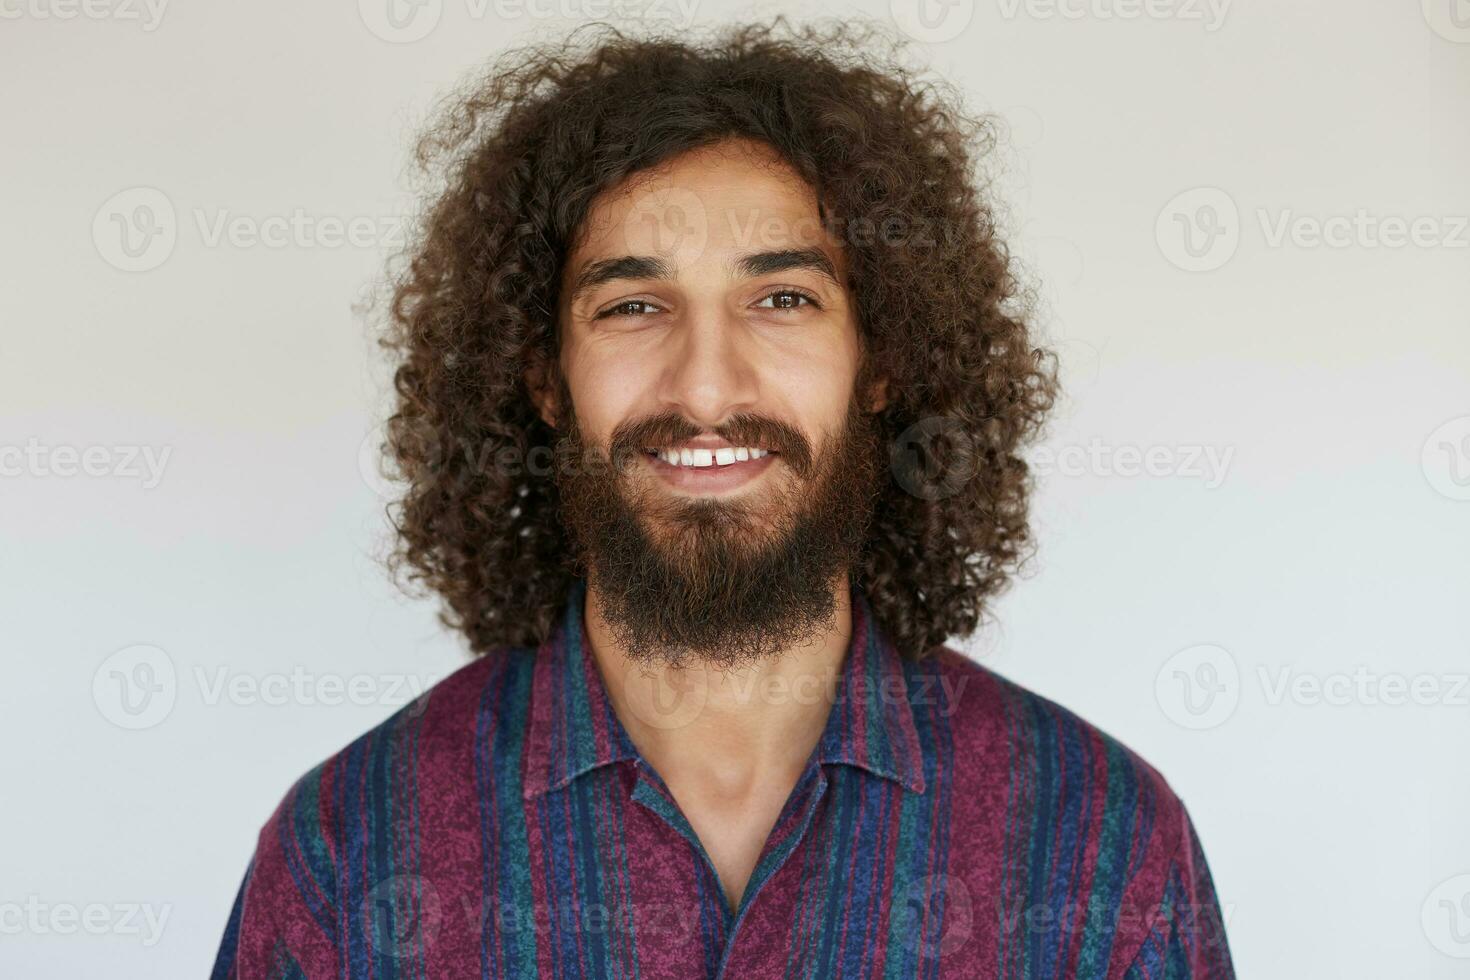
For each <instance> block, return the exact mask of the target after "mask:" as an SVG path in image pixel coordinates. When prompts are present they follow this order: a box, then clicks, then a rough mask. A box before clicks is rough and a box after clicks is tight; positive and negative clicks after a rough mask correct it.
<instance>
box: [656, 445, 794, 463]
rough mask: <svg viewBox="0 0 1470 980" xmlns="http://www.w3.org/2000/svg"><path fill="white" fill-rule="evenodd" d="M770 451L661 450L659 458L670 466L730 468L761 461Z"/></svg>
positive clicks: (727, 448) (744, 448)
mask: <svg viewBox="0 0 1470 980" xmlns="http://www.w3.org/2000/svg"><path fill="white" fill-rule="evenodd" d="M769 452H770V450H767V449H752V448H751V447H749V446H724V447H721V448H719V449H714V450H710V449H660V450H659V451H658V454H657V455H658V458H659V459H661V460H663V461H664V462H665V463H668V464H669V465H670V466H701V467H702V466H729V465H730V464H731V463H743V462H745V461H746V460H751V459H760V458H761V457H762V456H765V455H767V454H768V453H769Z"/></svg>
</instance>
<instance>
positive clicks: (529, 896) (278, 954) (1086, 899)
mask: <svg viewBox="0 0 1470 980" xmlns="http://www.w3.org/2000/svg"><path fill="white" fill-rule="evenodd" d="M585 593H586V585H585V582H582V581H578V582H577V583H576V584H575V586H574V587H573V589H572V590H571V593H570V595H569V597H568V601H567V606H566V611H565V613H564V614H563V616H562V617H561V620H560V622H559V624H558V626H557V627H556V629H555V630H554V631H553V633H552V635H551V636H550V637H548V639H547V641H546V642H545V643H543V644H542V645H541V647H540V648H539V649H535V650H532V649H504V650H500V651H496V652H494V653H493V654H492V655H490V656H487V657H483V658H481V659H478V660H476V661H475V662H473V663H471V664H469V665H468V666H465V667H464V668H462V669H460V670H459V671H457V672H456V673H454V674H452V675H451V676H449V677H448V678H446V679H444V680H442V681H440V682H439V683H438V684H436V685H435V686H434V687H433V688H431V689H430V690H429V691H428V692H426V693H425V694H424V695H423V696H422V697H420V698H419V699H418V700H416V701H415V702H413V703H411V704H409V705H407V706H405V707H404V708H403V709H401V710H400V711H398V712H397V713H396V714H395V715H393V716H392V717H391V718H389V719H388V720H387V721H385V722H384V723H382V724H381V725H379V726H378V727H376V728H374V729H372V730H371V731H369V732H368V733H366V734H365V735H363V736H362V737H360V738H358V739H357V740H356V741H354V742H352V743H351V744H350V745H348V746H347V747H346V748H345V749H343V750H342V751H340V752H339V753H337V754H336V755H334V756H332V757H331V758H329V759H327V760H326V761H325V762H323V763H321V764H320V765H318V766H317V767H316V768H314V769H312V770H311V771H310V772H308V773H306V774H305V775H304V776H302V777H301V778H300V779H299V780H298V781H297V782H296V783H295V784H294V785H293V786H292V787H291V789H290V790H289V791H288V792H287V793H286V795H285V797H284V799H282V801H281V802H280V804H279V805H278V806H277V808H276V810H275V812H274V813H273V814H272V815H271V817H270V818H269V820H268V821H267V822H266V823H265V825H264V827H263V828H262V830H261V832H260V835H259V839H258V841H257V843H256V849H255V853H254V855H253V856H252V858H251V860H250V863H249V865H248V867H247V869H246V872H245V874H244V879H243V881H242V882H241V885H240V888H239V892H238V894H237V896H236V899H235V904H234V909H233V911H232V912H231V915H230V918H229V921H228V923H227V925H226V927H225V932H224V937H223V941H222V942H221V945H220V949H219V954H218V959H217V961H216V964H215V967H214V974H213V975H214V976H215V977H217V978H231V977H238V978H250V980H254V978H285V977H311V978H328V977H333V978H337V977H341V978H358V977H363V978H368V977H371V978H374V980H387V978H396V977H403V978H422V977H435V978H437V977H456V978H457V977H482V978H497V977H548V978H563V977H565V978H571V977H597V978H603V977H613V978H623V977H642V978H649V980H689V978H695V977H711V978H712V977H731V978H766V977H770V978H777V977H780V978H787V977H791V978H795V977H812V978H818V977H819V978H828V977H875V978H876V977H881V978H892V977H926V978H937V977H957V978H966V980H970V978H980V977H1006V978H1010V977H1038V978H1039V977H1088V978H1092V977H1097V978H1104V977H1106V978H1129V980H1143V978H1162V977H1168V978H1186V977H1187V978H1221V977H1224V978H1229V977H1233V975H1234V974H1233V971H1232V968H1231V963H1230V955H1229V950H1228V946H1227V943H1226V938H1225V931H1224V926H1223V916H1222V915H1221V910H1220V908H1219V905H1218V903H1217V900H1216V896H1215V892H1214V887H1213V884H1212V882H1211V878H1210V872H1209V869H1208V867H1207V866H1206V864H1205V857H1204V853H1203V851H1202V850H1201V848H1200V842H1199V839H1198V837H1197V836H1196V834H1195V831H1194V827H1193V825H1192V824H1191V822H1190V818H1189V815H1188V814H1187V812H1186V811H1185V808H1184V806H1183V804H1182V803H1181V802H1180V800H1179V799H1178V797H1176V796H1175V794H1174V793H1173V792H1172V791H1171V790H1170V788H1169V786H1168V785H1167V784H1166V783H1165V781H1164V779H1163V778H1162V777H1161V776H1160V775H1159V774H1158V773H1157V772H1156V771H1155V770H1154V769H1153V768H1152V767H1151V766H1149V765H1148V763H1146V762H1144V761H1143V760H1142V759H1140V758H1139V757H1138V756H1137V755H1135V754H1133V752H1131V751H1130V750H1129V749H1128V748H1126V747H1125V746H1123V745H1122V744H1120V743H1119V742H1117V741H1116V740H1114V739H1112V738H1111V737H1109V736H1108V735H1106V734H1104V733H1102V732H1100V731H1099V730H1097V729H1096V728H1094V727H1092V726H1091V725H1089V724H1087V723H1086V722H1084V721H1082V720H1081V719H1079V718H1078V717H1077V716H1075V715H1073V714H1072V713H1070V712H1069V711H1067V710H1066V709H1064V708H1061V707H1059V706H1058V705H1056V704H1054V703H1052V702H1050V701H1048V700H1046V699H1044V698H1042V697H1040V696H1038V695H1036V694H1033V693H1031V692H1029V691H1027V690H1025V689H1023V688H1021V687H1019V686H1017V685H1016V684H1014V683H1012V682H1010V681H1007V680H1005V679H1004V678H1002V677H1000V676H999V675H997V674H994V673H992V672H991V671H989V670H987V669H986V668H984V667H982V666H980V665H978V664H976V663H974V662H973V661H971V660H969V659H968V658H966V657H965V656H963V655H962V654H960V653H958V652H956V651H954V650H952V649H950V648H948V647H943V648H941V649H940V650H938V651H936V652H935V654H934V655H932V656H931V657H929V658H928V659H925V660H923V661H917V662H916V661H912V660H907V659H904V658H902V657H901V656H900V655H899V654H898V653H897V651H896V650H895V649H894V648H893V647H892V645H890V643H889V642H888V641H887V640H886V639H885V638H884V636H883V634H882V632H881V630H879V629H878V628H877V627H876V625H875V623H874V620H873V618H872V610H871V608H870V606H869V604H868V602H867V600H866V598H865V597H864V596H863V594H862V592H861V591H860V590H858V589H857V588H854V589H853V591H852V594H851V598H852V613H853V620H852V626H853V629H852V640H851V645H850V647H849V650H848V655H847V658H846V660H845V661H844V665H843V668H842V671H841V675H840V678H839V683H838V686H837V689H836V694H837V696H836V699H835V700H834V702H833V707H832V709H831V711H830V713H829V715H828V718H827V722H826V727H825V729H824V731H823V733H822V735H821V738H820V741H819V742H818V744H817V746H816V749H815V750H814V751H813V753H812V755H811V758H810V759H809V761H808V763H807V766H806V768H805V770H804V772H803V773H802V775H801V776H800V777H799V779H798V781H797V784H796V786H795V788H794V789H793V790H792V792H791V794H790V797H789V798H788V799H787V801H786V803H785V806H784V808H783V809H782V811H781V813H780V816H779V817H778V818H777V820H776V823H775V826H774V827H773V828H772V830H771V832H770V835H769V837H768V838H767V840H766V842H765V845H764V849H763V850H762V852H761V854H760V857H759V859H758V861H757V863H756V866H755V869H754V871H753V872H752V874H751V876H750V879H749V882H748V884H747V886H746V888H745V891H744V894H743V896H742V898H741V901H740V906H739V908H730V907H729V904H728V902H727V900H726V898H725V894H724V891H723V889H722V888H721V885H720V882H719V879H718V876H717V875H716V873H715V870H714V866H713V865H712V864H711V862H710V860H709V858H708V856H707V854H706V853H705V851H704V849H703V848H702V847H701V845H700V842H699V839H698V838H697V837H696V835H695V834H694V831H693V830H692V828H691V826H690V824H689V821H688V820H687V819H686V818H685V817H684V815H683V814H682V813H681V812H680V810H679V807H678V805H677V804H676V803H675V802H674V798H673V796H672V795H671V794H670V792H669V790H668V787H667V786H666V785H665V784H664V782H663V780H662V779H660V778H659V775H658V773H657V772H655V771H654V770H653V769H652V768H651V767H650V766H649V765H648V764H647V763H646V762H645V761H644V760H643V759H642V758H641V757H640V755H639V753H638V750H637V749H636V748H635V747H634V745H633V743H632V742H631V741H630V739H629V737H628V735H627V732H626V731H625V730H624V728H623V726H622V724H621V723H620V722H619V720H618V718H617V716H616V715H615V713H614V712H613V709H612V707H611V703H610V700H609V698H608V696H607V691H606V689H605V687H604V685H603V681H602V677H601V674H600V672H599V671H598V669H597V667H596V664H595V662H594V661H593V659H592V657H591V656H590V655H589V652H588V645H587V634H586V631H585V627H584V625H583V621H582V607H583V599H584V597H585Z"/></svg>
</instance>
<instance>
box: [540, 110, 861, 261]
mask: <svg viewBox="0 0 1470 980" xmlns="http://www.w3.org/2000/svg"><path fill="white" fill-rule="evenodd" d="M820 218H821V212H820V210H819V207H818V198H817V192H816V190H815V189H814V188H813V187H812V186H811V185H810V184H808V183H807V182H806V181H805V180H804V179H802V177H801V175H800V174H798V173H797V172H796V171H795V170H794V169H792V167H791V166H790V164H788V163H787V162H786V161H785V160H783V159H782V158H781V156H780V155H779V154H778V153H777V152H776V151H775V150H774V149H772V148H771V147H769V146H767V145H765V144H763V143H759V142H755V141H751V140H744V139H740V140H736V139H730V140H725V141H722V142H720V143H717V144H714V145H712V146H707V147H701V148H699V149H695V150H690V151H688V152H686V153H683V154H681V155H680V156H678V157H676V158H674V159H673V160H670V161H668V162H666V163H664V164H662V165H660V166H659V167H656V168H653V169H650V170H647V171H643V172H640V173H638V174H636V175H634V176H633V177H630V178H629V179H628V180H626V181H624V182H623V183H622V184H620V185H618V186H617V187H614V188H611V189H609V190H607V191H604V192H603V193H602V194H600V195H599V196H598V197H597V198H596V199H594V200H593V202H592V206H591V207H590V209H589V211H588V216H587V220H586V221H585V222H584V223H583V226H582V229H581V234H580V236H579V238H578V240H577V242H576V243H575V245H574V247H573V249H572V251H571V254H570V256H569V261H568V262H567V268H568V270H569V271H570V270H573V269H575V267H577V266H579V265H581V264H584V263H586V262H589V261H594V260H598V259H605V258H608V257H612V256H621V255H646V256H656V257H658V258H661V259H663V260H665V261H666V262H668V263H669V264H670V265H671V266H673V267H674V268H675V269H676V270H677V269H679V268H688V267H691V266H694V265H698V264H700V263H702V262H706V261H724V260H725V259H727V258H728V257H729V256H730V255H732V254H744V253H750V252H760V251H770V250H776V249H786V248H810V247H816V248H820V249H822V250H823V251H824V252H826V253H827V254H828V256H829V258H831V259H832V261H833V264H834V265H836V266H838V267H839V268H840V267H841V262H842V250H841V248H840V247H839V246H838V243H837V242H836V240H835V239H834V238H832V236H830V235H829V234H828V233H827V232H826V231H825V230H824V229H823V227H822V223H821V220H820Z"/></svg>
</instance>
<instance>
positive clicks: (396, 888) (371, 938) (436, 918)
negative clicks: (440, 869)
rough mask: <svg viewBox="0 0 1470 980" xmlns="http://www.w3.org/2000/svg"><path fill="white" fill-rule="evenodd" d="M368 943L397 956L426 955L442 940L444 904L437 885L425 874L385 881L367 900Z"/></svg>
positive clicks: (365, 909) (387, 953) (394, 877)
mask: <svg viewBox="0 0 1470 980" xmlns="http://www.w3.org/2000/svg"><path fill="white" fill-rule="evenodd" d="M363 912H364V913H365V914H364V916H363V918H364V919H365V920H366V921H367V922H368V923H369V924H370V927H369V929H368V942H369V943H371V944H372V946H373V948H375V949H377V950H379V951H380V952H382V953H384V954H386V955H388V956H391V957H393V958H394V959H402V958H403V957H406V956H414V955H418V954H422V953H423V952H424V951H425V950H426V949H428V948H429V947H430V946H432V945H433V944H434V941H435V940H436V939H438V938H439V927H440V926H441V925H443V922H444V903H443V902H442V901H440V899H439V892H438V890H437V889H435V888H434V883H433V882H431V881H430V880H429V879H428V878H425V877H423V876H422V875H406V874H405V875H393V876H392V877H391V878H384V879H383V880H382V881H380V882H378V883H377V884H376V885H374V886H373V887H372V889H371V890H370V891H369V892H368V893H367V895H365V896H364V897H363Z"/></svg>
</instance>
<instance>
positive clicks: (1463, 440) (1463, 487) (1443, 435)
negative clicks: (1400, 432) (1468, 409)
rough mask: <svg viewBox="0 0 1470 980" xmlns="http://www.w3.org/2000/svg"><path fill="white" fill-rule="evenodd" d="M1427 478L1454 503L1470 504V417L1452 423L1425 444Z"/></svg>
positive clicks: (1423, 457)
mask: <svg viewBox="0 0 1470 980" xmlns="http://www.w3.org/2000/svg"><path fill="white" fill-rule="evenodd" d="M1419 463H1420V465H1421V466H1422V467H1423V468H1424V478H1425V479H1426V480H1428V481H1429V485H1430V486H1431V487H1433V488H1434V489H1435V490H1436V491H1437V492H1438V493H1440V494H1443V495H1444V496H1446V497H1449V498H1450V499H1451V500H1470V415H1462V416H1460V417H1459V418H1457V419H1450V420H1449V421H1448V422H1446V423H1445V424H1444V425H1441V426H1440V427H1439V428H1437V429H1435V430H1434V431H1433V432H1431V433H1430V434H1429V438H1428V439H1425V440H1424V449H1423V451H1422V452H1421V453H1420V457H1419Z"/></svg>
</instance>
